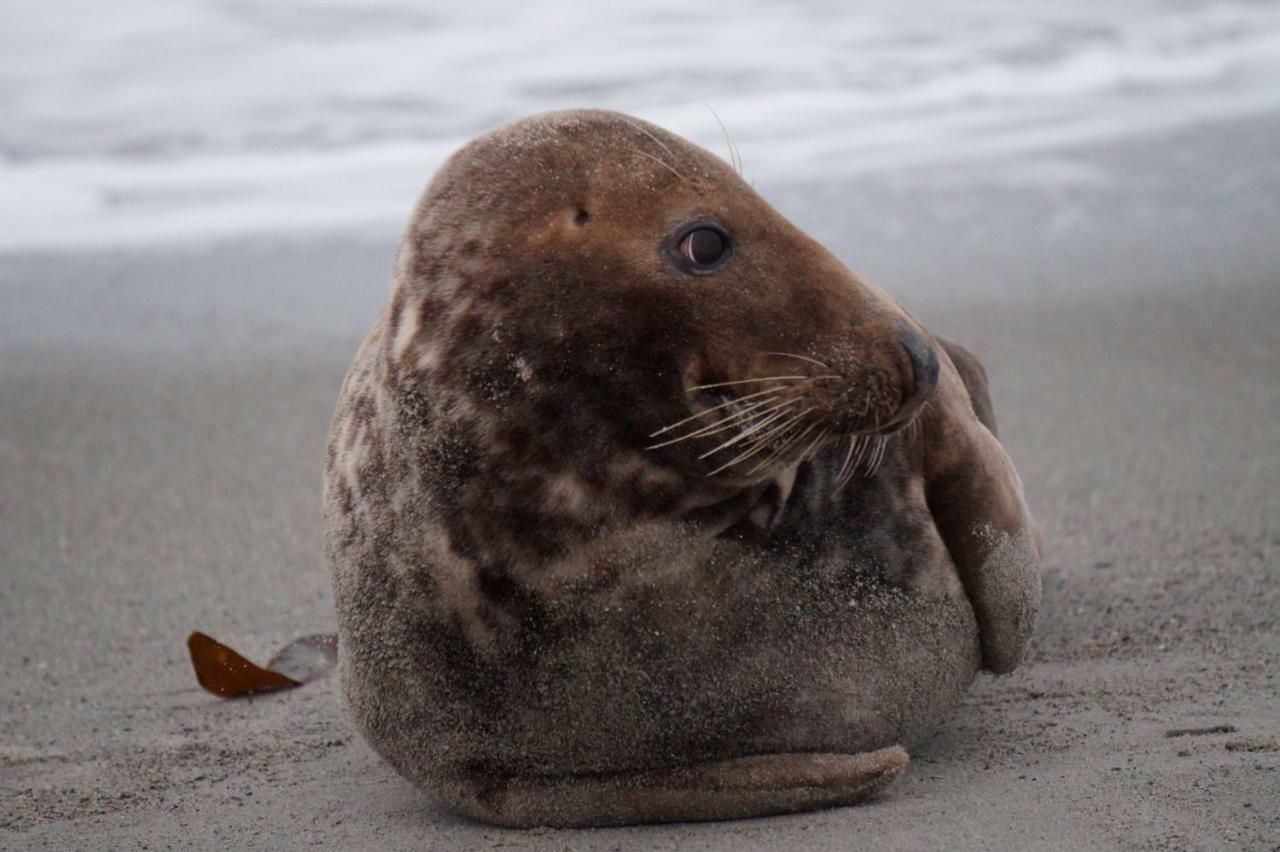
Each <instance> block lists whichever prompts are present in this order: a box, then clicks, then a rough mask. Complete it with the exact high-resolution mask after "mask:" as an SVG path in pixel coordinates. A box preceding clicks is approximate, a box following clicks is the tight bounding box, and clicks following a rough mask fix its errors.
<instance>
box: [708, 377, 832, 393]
mask: <svg viewBox="0 0 1280 852" xmlns="http://www.w3.org/2000/svg"><path fill="white" fill-rule="evenodd" d="M807 378H809V376H765V377H764V378H760V379H735V380H734V381H732V382H715V383H713V384H709V385H693V386H692V387H690V388H689V390H691V391H695V390H709V389H711V388H723V387H728V386H729V385H749V384H752V383H754V382H782V381H789V380H798V379H807Z"/></svg>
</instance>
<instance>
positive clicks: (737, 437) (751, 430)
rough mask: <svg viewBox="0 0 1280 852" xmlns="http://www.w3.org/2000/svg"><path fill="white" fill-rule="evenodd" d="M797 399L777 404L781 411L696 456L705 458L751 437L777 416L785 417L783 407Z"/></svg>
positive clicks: (794, 402) (795, 401)
mask: <svg viewBox="0 0 1280 852" xmlns="http://www.w3.org/2000/svg"><path fill="white" fill-rule="evenodd" d="M799 401H800V400H798V399H793V400H790V401H788V402H786V403H784V404H783V405H781V406H779V408H782V409H784V410H783V411H778V412H776V413H774V414H771V415H769V416H768V417H766V418H765V419H764V420H763V421H761V422H759V423H757V424H755V425H754V426H752V427H751V428H749V429H747V430H746V431H744V432H739V433H738V434H737V435H735V436H734V437H732V438H730V439H729V440H727V441H725V442H724V443H723V444H721V445H720V446H718V447H716V448H715V449H711V450H707V451H706V452H705V453H703V454H702V455H700V456H698V458H700V459H705V458H706V457H707V456H711V455H715V454H716V453H718V452H720V451H721V450H723V449H727V448H729V447H732V446H733V445H734V444H736V443H738V442H739V441H741V440H743V439H745V438H749V437H751V436H752V435H754V434H755V433H756V432H759V431H760V430H761V429H763V428H764V427H765V426H767V425H768V424H770V423H772V422H774V421H775V420H777V419H779V418H781V417H785V416H786V411H785V409H786V408H787V407H789V406H791V405H794V404H796V403H797V402H799Z"/></svg>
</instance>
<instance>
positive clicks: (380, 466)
mask: <svg viewBox="0 0 1280 852" xmlns="http://www.w3.org/2000/svg"><path fill="white" fill-rule="evenodd" d="M700 224H703V225H708V226H714V227H716V228H720V229H722V230H723V232H724V233H725V234H726V235H727V237H728V238H729V239H730V240H731V242H732V246H733V253H732V256H731V257H730V258H729V260H728V262H727V263H725V264H724V265H723V266H722V267H721V268H719V269H717V270H716V271H715V272H714V273H710V274H690V272H689V270H688V269H685V268H683V267H682V266H681V265H680V262H679V258H678V255H677V254H676V253H675V252H674V248H675V246H677V245H678V243H679V240H680V239H681V235H682V234H683V233H685V232H686V231H687V230H688V228H690V227H693V226H697V225H700ZM948 353H951V355H949V354H948ZM953 355H954V357H955V359H956V360H955V361H954V362H953V358H952V356H953ZM749 394H754V395H755V396H754V397H751V396H749ZM753 407H754V408H753ZM753 411H754V413H753ZM718 418H719V419H718ZM726 419H727V422H725V421H726ZM722 422H723V423H724V424H725V425H723V427H719V424H721V423H722ZM984 423H985V424H986V425H984ZM678 424H686V425H683V426H681V427H680V428H676V426H677V425H678ZM718 427H719V428H718ZM988 427H990V428H988ZM993 429H994V420H993V417H992V414H991V408H990V402H989V399H988V398H987V394H986V388H985V374H984V373H983V371H982V368H981V365H980V364H978V362H977V360H976V359H974V358H972V356H969V355H968V353H965V352H963V350H959V349H958V348H955V347H954V346H953V345H951V344H944V343H942V342H940V341H938V340H936V339H935V338H933V337H932V336H931V335H930V334H929V333H928V332H927V331H926V330H925V329H923V328H922V327H921V326H920V325H919V323H918V322H917V321H916V320H915V319H914V318H913V317H911V316H910V314H908V313H907V312H906V311H905V310H903V309H902V308H901V307H900V306H899V305H897V303H896V302H894V301H893V300H892V299H891V298H890V297H888V296H887V295H886V294H884V293H883V292H881V291H879V290H878V289H876V288H875V287H873V286H871V285H869V284H867V283H866V282H864V281H862V280H861V279H859V278H857V276H855V275H854V274H853V273H852V272H850V271H849V270H848V269H847V268H846V267H845V266H844V265H843V264H841V263H840V262H839V261H838V260H837V259H836V258H835V257H834V256H832V255H831V254H830V253H829V252H827V251H826V250H825V249H823V248H822V247H821V246H820V245H818V244H817V243H816V242H814V241H813V240H812V239H810V238H809V237H807V236H806V235H805V234H803V233H802V232H800V231H799V230H797V229H796V228H795V227H794V226H792V225H791V224H790V223H789V222H787V221H786V220H785V219H783V218H782V217H781V216H780V215H779V214H778V213H777V212H776V211H774V210H773V209H772V208H771V207H769V205H768V204H767V203H766V202H764V201H763V200H762V199H761V198H760V197H759V196H758V195H757V194H756V193H755V192H754V191H753V190H752V189H751V188H750V187H749V186H748V185H747V184H746V183H744V182H743V181H742V180H741V178H740V177H739V176H738V175H737V174H735V173H734V172H733V170H732V169H731V168H729V166H727V165H726V164H724V163H723V162H722V161H720V160H718V159H716V158H715V157H713V156H711V155H710V154H708V153H706V152H705V151H702V150H701V149H699V148H696V147H695V146H692V145H690V144H689V143H688V142H685V141H684V140H682V139H680V138H678V137H675V136H673V135H671V134H669V133H666V132H665V131H662V130H661V129H659V128H657V127H654V126H652V125H647V124H644V123H642V122H639V121H637V120H635V119H631V118H628V117H625V116H620V115H617V114H612V113H603V112H572V113H553V114H548V115H543V116H536V117H534V118H531V119H526V120H524V121H521V122H517V123H515V124H512V125H509V126H507V127H504V128H501V129H499V130H498V131H495V132H493V133H491V134H488V135H487V136H484V137H481V138H480V139H478V140H476V141H475V142H473V143H471V144H470V145H468V146H467V147H465V148H463V149H462V150H461V151H460V152H459V153H458V154H456V155H455V156H454V157H453V158H452V159H451V160H450V162H449V163H448V164H446V166H445V167H444V168H443V169H442V170H441V171H440V173H439V174H437V176H436V177H435V179H434V180H433V181H432V183H431V185H430V186H429V187H428V189H427V191H426V193H425V194H424V196H423V198H422V201H421V202H420V203H419V206H418V209H417V211H416V214H415V216H414V218H413V220H412V221H411V223H410V225H409V227H408V229H407V231H406V234H405V238H404V241H403V244H402V246H401V251H400V255H399V257H398V259H397V262H396V271H395V279H394V282H393V287H392V295H391V302H390V305H389V306H388V308H387V309H386V311H384V313H383V314H382V316H381V317H380V318H379V319H378V321H377V323H376V324H375V326H374V329H373V330H372V332H371V333H370V335H369V337H368V339H367V340H366V342H365V344H364V345H363V347H362V348H361V350H360V352H359V354H358V355H357V357H356V361H355V364H354V365H353V366H352V369H351V372H350V374H349V375H348V377H347V380H346V382H345V384H344V386H343V390H342V393H341V397H340V400H339V404H338V410H337V413H336V415H335V418H334V422H333V427H332V431H331V435H330V445H329V455H328V463H327V466H326V477H325V483H326V489H325V493H326V545H327V550H328V554H329V558H330V561H331V566H332V571H333V578H334V586H335V593H336V599H337V604H338V610H339V630H340V646H341V665H342V670H343V677H344V682H345V685H346V691H347V695H348V698H349V701H350V704H351V707H352V710H353V713H354V715H355V718H356V720H357V722H358V723H359V725H360V727H361V728H362V730H363V731H364V733H365V735H366V736H367V738H368V739H369V741H370V743H371V744H372V745H373V746H374V747H375V748H376V749H377V750H378V751H379V752H380V753H381V754H382V755H383V756H384V757H385V758H386V759H387V760H388V761H389V762H391V763H392V764H393V765H394V766H395V767H396V768H397V769H398V770H399V771H400V772H401V773H403V774H404V775H405V776H406V777H408V778H410V779H412V780H413V781H415V782H416V783H418V784H420V785H422V786H423V787H425V788H427V789H429V790H431V791H433V792H434V793H436V794H437V795H439V796H440V797H442V798H443V799H444V800H445V801H447V802H449V803H451V804H453V805H454V806H455V807H457V808H458V809H459V810H461V811H463V812H464V813H467V814H470V815H472V816H476V817H478V818H481V819H486V820H490V821H493V822H498V823H503V824H512V825H534V824H557V825H592V824H607V823H620V822H633V821H648V820H670V819H697V818H723V817H731V816H747V815H752V814H762V813H771V812H779V811H786V810H796V809H803V808H809V807H816V806H822V805H832V804H843V803H849V802H853V801H857V800H859V799H861V798H863V797H865V796H866V795H868V794H870V793H871V792H874V791H875V790H876V789H879V788H880V787H882V786H883V785H884V784H885V783H888V781H890V780H892V777H893V776H894V775H896V774H897V773H898V772H900V771H901V769H902V767H903V766H904V765H905V754H904V753H902V751H901V749H900V748H895V747H897V746H901V745H910V744H911V743H913V742H915V741H917V740H919V739H920V738H921V737H923V736H924V735H926V734H927V733H929V732H930V731H931V730H932V729H933V728H934V727H935V726H936V725H937V724H938V723H939V721H940V720H941V718H942V716H943V715H944V714H945V713H946V712H947V711H948V710H949V709H950V708H951V707H952V706H953V705H954V704H955V703H956V702H957V701H958V699H959V697H960V695H961V694H962V693H963V691H964V690H965V689H966V688H967V686H968V685H969V683H970V682H971V681H972V679H973V677H974V676H975V674H976V672H977V671H978V669H979V668H980V667H985V668H988V669H990V670H992V671H996V672H1004V671H1008V670H1010V669H1012V668H1013V667H1014V666H1016V665H1017V664H1018V662H1019V661H1020V659H1021V656H1022V654H1023V652H1024V650H1025V648H1026V644H1027V641H1028V639H1029V636H1030V631H1031V629H1032V625H1033V623H1034V618H1035V613H1036V608H1037V605H1038V600H1039V575H1038V548H1037V546H1036V543H1035V528H1034V524H1033V523H1032V522H1031V519H1030V517H1029V514H1028V512H1027V509H1026V506H1025V503H1024V502H1023V497H1022V487H1021V483H1020V482H1019V480H1018V477H1017V474H1016V472H1015V471H1014V470H1013V467H1012V464H1011V463H1010V461H1009V459H1008V457H1007V456H1006V455H1005V453H1004V451H1003V449H1002V448H1001V447H1000V444H999V443H998V442H997V440H996V438H995V436H994V434H993V431H992V430H993ZM673 435H674V438H671V437H670V436H673ZM655 436H657V439H655ZM744 455H745V458H744V457H743V456H744ZM885 749H888V751H885ZM699 803H701V804H699Z"/></svg>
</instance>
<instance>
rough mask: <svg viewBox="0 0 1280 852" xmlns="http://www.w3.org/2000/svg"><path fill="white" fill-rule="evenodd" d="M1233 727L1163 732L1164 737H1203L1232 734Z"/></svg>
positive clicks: (1219, 726)
mask: <svg viewBox="0 0 1280 852" xmlns="http://www.w3.org/2000/svg"><path fill="white" fill-rule="evenodd" d="M1235 732H1236V728H1235V725H1213V726H1211V727H1208V728H1174V729H1173V730H1171V731H1165V732H1164V735H1165V736H1166V737H1203V736H1205V735H1207V734H1234V733H1235Z"/></svg>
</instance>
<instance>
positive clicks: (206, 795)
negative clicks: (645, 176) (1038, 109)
mask: <svg viewBox="0 0 1280 852" xmlns="http://www.w3.org/2000/svg"><path fill="white" fill-rule="evenodd" d="M1278 144H1280V118H1278V117H1268V118H1261V119H1257V120H1251V121H1246V122H1236V123H1232V124H1224V125H1216V126H1210V127H1205V128H1201V129H1199V130H1196V131H1188V132H1184V133H1181V134H1178V135H1177V136H1174V137H1169V138H1148V139H1142V140H1137V141H1135V142H1131V143H1127V144H1125V145H1118V146H1108V147H1099V148H1090V149H1077V150H1070V151H1064V152H1062V153H1061V155H1055V156H1054V157H1052V158H1049V159H1047V160H1042V161H1039V162H1038V163H1035V164H1032V165H1026V164H1014V165H1010V164H989V165H986V166H975V167H972V168H971V169H970V171H969V172H968V173H967V174H965V175H963V176H958V175H955V174H950V173H944V172H937V173H923V174H917V175H914V176H912V177H911V178H910V179H907V178H905V177H903V176H898V177H895V178H892V179H890V178H884V179H878V180H877V179H866V180H861V181H858V182H856V183H844V184H840V185H834V186H802V185H792V186H775V187H762V190H763V191H764V192H765V194H766V195H767V196H768V197H770V198H771V199H774V200H775V201H776V202H777V204H778V206H779V207H780V208H781V209H783V211H784V212H786V213H787V214H788V215H789V216H791V217H792V218H793V219H795V220H796V221H797V222H798V223H799V224H801V225H802V226H803V227H806V228H808V229H809V230H810V231H811V232H813V233H814V234H815V235H816V236H818V237H819V238H820V239H822V240H823V241H825V242H827V243H828V244H829V245H831V246H832V247H833V248H834V249H835V250H836V251H837V253H839V254H840V255H841V256H842V257H844V258H845V259H846V260H847V261H848V262H849V263H850V264H851V265H852V266H853V267H854V268H855V269H857V270H859V271H860V272H861V273H863V274H864V275H865V276H866V277H868V278H870V279H871V280H873V281H875V282H876V283H878V284H880V285H881V286H883V287H884V288H885V289H887V290H889V291H890V292H892V293H894V294H895V295H897V296H899V297H900V298H901V299H902V301H903V302H904V303H905V304H907V306H908V307H910V308H911V309H912V310H913V311H914V312H915V313H916V314H917V315H918V316H920V317H921V318H922V319H923V320H924V321H925V323H926V324H927V325H929V326H930V327H931V328H933V329H935V330H936V331H938V332H940V333H944V334H946V335H948V336H951V337H953V338H954V339H956V340H959V341H961V342H963V343H965V344H966V345H968V346H970V347H971V348H973V349H974V350H975V351H977V352H978V353H979V354H980V356H981V357H982V358H983V359H984V360H985V362H986V364H987V366H988V369H989V372H990V375H991V384H992V391H993V395H994V398H995V404H996V413H997V417H998V419H999V421H1000V426H1001V436H1002V439H1003V440H1004V441H1005V443H1006V446H1007V447H1008V448H1009V450H1010V453H1011V455H1012V456H1013V458H1014V460H1015V462H1016V463H1017V465H1018V468H1019V471H1020V472H1021V475H1022V478H1023V480H1024V482H1025V484H1026V487H1027V492H1028V497H1029V500H1030V503H1031V506H1032V508H1033V510H1034V511H1035V512H1036V514H1037V516H1038V519H1039V520H1040V522H1041V524H1042V525H1043V527H1044V529H1045V531H1046V533H1047V535H1048V538H1049V548H1048V550H1047V552H1046V554H1045V559H1044V565H1043V569H1044V589H1045V595H1044V608H1043V613H1042V616H1041V621H1040V625H1039V627H1038V630H1037V635H1036V639H1035V648H1034V652H1033V654H1032V657H1031V659H1030V661H1029V663H1028V664H1027V665H1026V666H1025V667H1024V668H1023V669H1021V670H1019V671H1018V672H1016V673H1015V674H1013V675H1011V676H1008V677H1003V678H999V679H995V678H991V677H987V676H984V677H982V678H981V679H980V680H979V681H978V683H976V684H975V686H974V688H973V689H972V691H971V693H970V695H969V697H968V699H967V701H966V702H965V704H964V705H963V706H962V707H961V708H960V709H959V710H958V712H956V713H955V715H954V716H953V717H952V718H951V719H950V720H949V721H948V723H947V724H946V725H945V727H944V728H943V729H942V730H941V731H939V733H938V735H937V736H936V737H934V738H933V739H932V740H931V741H930V742H929V743H928V744H927V745H926V746H925V747H924V748H922V749H919V750H917V751H916V753H915V754H914V755H913V763H912V766H911V768H910V770H909V771H908V774H907V775H906V776H905V777H904V779H903V780H902V781H901V782H900V783H899V784H898V785H897V786H896V787H894V788H893V789H891V790H890V791H888V792H887V793H886V794H884V795H883V796H881V797H880V798H879V799H878V800H876V801H875V802H872V803H870V804H867V805H864V806H861V807H857V808H852V809H840V810H832V811H825V812H821V813H814V814H806V815H798V816H790V817H780V818H771V819H762V820H750V821H743V822H735V823H725V824H704V825H681V826H658V827H640V828H631V829H616V830H603V831H589V832H555V831H534V832H526V833H514V832H509V831H503V830H497V829H491V828H487V827H483V826H477V825H474V824H471V823H468V822H465V821H463V820H461V819H459V818H456V817H453V816H451V815H449V814H447V813H444V812H442V811H439V810H437V809H436V808H434V806H432V805H430V804H429V803H427V802H425V801H424V799H423V798H422V796H421V795H420V794H418V793H417V792H416V791H415V790H414V789H412V788H411V787H409V786H408V785H407V784H406V783H405V782H403V781H401V780H400V779H399V778H398V777H397V776H396V775H395V774H394V773H393V772H392V771H391V770H390V769H389V768H388V767H386V766H385V765H383V764H382V763H381V762H380V761H379V760H378V759H377V758H376V756H374V755H373V754H372V752H371V751H370V750H369V749H368V748H367V747H366V746H365V745H364V743H363V742H362V741H361V740H360V738H359V737H358V735H356V734H355V733H354V732H353V730H352V728H351V726H350V724H349V723H348V721H347V720H346V718H345V717H344V714H343V708H342V706H341V702H340V700H339V696H338V692H337V689H336V683H335V682H334V681H333V680H328V681H325V682H322V683H320V684H316V685H312V686H309V687H306V688H303V689H299V690H296V691H293V692H289V693H283V694H277V695H271V696H265V697H261V698H255V699H251V700H245V701H238V702H226V703H224V702H220V701H218V700H217V699H215V698H213V697H212V696H209V695H207V694H205V693H203V692H201V691H200V690H199V688H198V687H196V685H195V682H194V678H193V676H192V674H191V670H190V667H189V664H188V662H187V659H186V655H185V647H184V644H183V641H184V639H185V636H186V635H187V633H188V632H190V631H191V630H193V629H200V630H204V631H206V632H208V633H210V634H211V635H213V636H215V637H218V638H221V639H223V640H225V641H227V642H229V643H230V644H232V645H234V646H236V647H238V648H239V649H240V650H242V651H244V652H245V653H247V654H248V655H250V656H251V657H254V658H257V659H265V658H266V657H267V656H268V655H269V654H270V653H271V652H272V651H273V650H274V649H275V648H276V647H278V646H279V645H282V644H283V643H284V642H286V641H287V640H289V639H291V638H293V637H295V636H297V635H300V634H303V633H309V632H317V631H326V630H331V629H332V628H333V624H334V618H333V614H332V602H331V597H330V592H329V588H328V576H327V572H326V569H325V566H324V563H323V561H322V558H321V552H320V499H319V493H320V469H321V464H322V456H323V452H322V449H323V438H324V434H325V430H326V428H327V425H328V419H329V416H330V413H331V410H332V405H333V401H334V399H335V397H336V394H337V388H338V383H339V382H340V380H341V378H342V375H343V373H344V371H345V369H346V365H347V364H348V363H349V360H350V358H351V356H352V354H353V353H354V349H355V346H356V344H357V343H358V341H359V338H360V337H361V335H362V334H363V331H364V330H365V329H366V328H367V326H368V324H369V323H370V322H371V320H372V318H373V316H374V314H375V313H376V311H377V309H378V307H379V305H380V304H381V302H382V300H383V299H384V298H385V294H386V281H387V274H388V269H389V267H390V263H391V254H392V251H393V245H394V240H395V237H396V235H395V234H394V233H389V234H388V235H387V238H386V240H385V242H382V243H376V242H375V243H359V242H353V241H351V240H347V239H341V238H337V237H330V238H325V239H319V238H317V239H315V240H311V241H295V242H275V243H270V244H265V243H244V242H241V243H232V244H223V245H219V246H214V247H207V248H189V249H172V250H165V251H155V252H141V253H129V254H119V253H101V252H99V253H92V254H85V253H81V254H65V255H39V256H35V255H33V256H25V257H6V258H2V259H0V671H2V672H3V684H4V689H3V690H0V719H2V720H3V723H2V724H0V846H3V847H5V848H27V847H31V848H68V847H76V846H93V847H112V848H116V847H150V848H168V847H177V848H192V847H195V848H214V847H219V846H223V845H232V846H237V847H262V848H280V847H303V846H312V845H318V846H326V847H336V848H370V847H377V848H442V849H445V848H447V849H466V848H490V847H498V846H509V847H524V846H532V847H539V848H557V849H561V848H568V849H594V848H626V847H631V846H641V845H643V846H645V847H652V848H678V847H686V846H687V847H692V848H709V849H753V848H784V847H791V848H857V849H878V848H885V849H897V848H923V847H931V848H938V847H946V848H952V849H968V848H973V849H991V848H1021V849H1028V848H1043V849H1064V848H1086V847H1087V848H1099V847H1104V848H1112V847H1122V848H1157V847H1175V848H1186V847H1196V848H1205V847H1228V848H1250V849H1270V848H1274V847H1275V846H1276V845H1277V844H1280V806H1278V803H1280V711H1278V710H1277V708H1280V676H1278V675H1277V674H1276V673H1277V671H1280V524H1278V523H1277V520H1276V519H1277V518H1278V517H1280V496H1278V495H1277V483H1280V428H1277V426H1276V424H1275V416H1276V414H1277V412H1280V239H1277V236H1278V235H1280V162H1278V161H1277V160H1276V158H1275V157H1274V153H1273V152H1274V151H1275V150H1276V147H1277V145H1278ZM1019 169H1020V170H1021V171H1019ZM425 177H426V176H425V175H424V179H425ZM1186 729H1220V730H1221V729H1228V730H1223V731H1222V732H1219V733H1203V732H1199V733H1187V734H1183V735H1178V736H1170V735H1169V732H1171V731H1181V730H1186Z"/></svg>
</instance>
